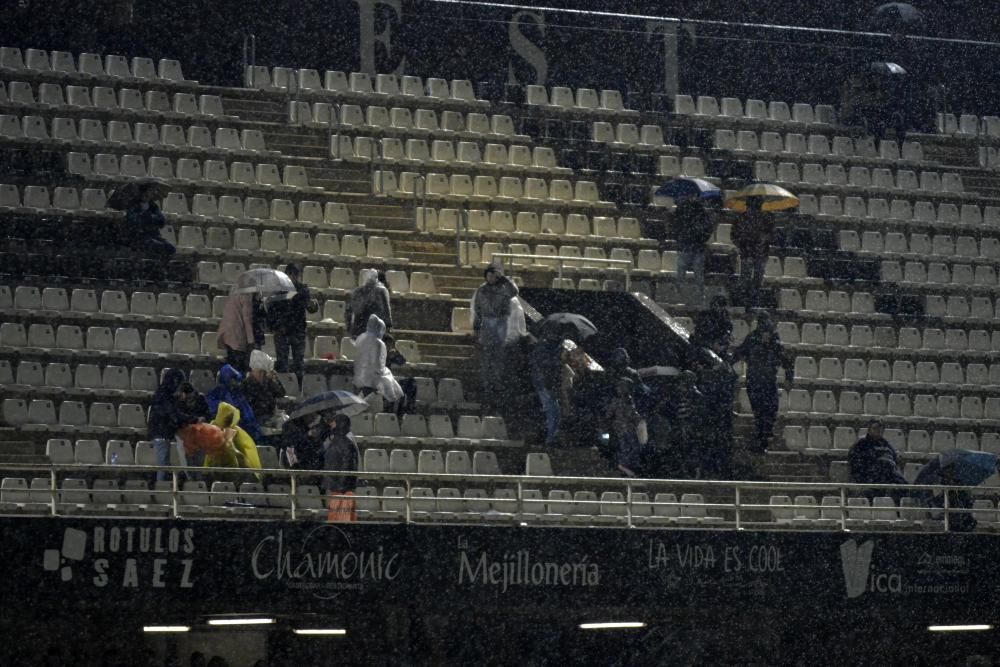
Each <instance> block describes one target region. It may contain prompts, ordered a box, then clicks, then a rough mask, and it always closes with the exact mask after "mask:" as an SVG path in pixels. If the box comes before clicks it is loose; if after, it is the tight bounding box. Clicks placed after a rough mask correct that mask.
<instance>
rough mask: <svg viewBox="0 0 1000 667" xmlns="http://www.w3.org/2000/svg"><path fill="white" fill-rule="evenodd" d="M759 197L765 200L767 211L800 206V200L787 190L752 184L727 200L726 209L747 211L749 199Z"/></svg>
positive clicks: (769, 185) (764, 184) (763, 184)
mask: <svg viewBox="0 0 1000 667" xmlns="http://www.w3.org/2000/svg"><path fill="white" fill-rule="evenodd" d="M750 197H759V198H761V199H763V200H764V205H763V209H764V210H765V211H786V210H788V209H790V208H795V207H796V206H798V205H799V198H798V197H796V196H795V195H793V194H792V193H791V192H789V191H788V190H786V189H785V188H782V187H778V186H777V185H772V184H771V183H752V184H750V185H748V186H746V187H745V188H743V189H742V190H740V191H739V192H737V193H736V194H734V195H733V196H732V197H730V198H729V199H727V200H726V208H728V209H732V210H734V211H739V212H742V211H745V210H747V199H749V198H750Z"/></svg>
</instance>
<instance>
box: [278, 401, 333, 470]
mask: <svg viewBox="0 0 1000 667" xmlns="http://www.w3.org/2000/svg"><path fill="white" fill-rule="evenodd" d="M327 430H328V426H327V424H326V422H325V421H324V420H323V418H322V417H321V416H320V415H318V414H312V415H306V416H305V417H300V418H299V419H289V420H288V421H286V422H285V423H284V425H282V427H281V449H282V450H283V451H284V452H285V461H287V463H288V466H289V467H290V468H294V469H296V470H322V469H323V441H325V440H326V436H327ZM300 481H302V480H300ZM303 483H305V482H303Z"/></svg>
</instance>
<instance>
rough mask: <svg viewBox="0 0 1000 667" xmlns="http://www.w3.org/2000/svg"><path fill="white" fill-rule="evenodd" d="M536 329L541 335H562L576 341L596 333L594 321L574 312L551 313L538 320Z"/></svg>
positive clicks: (579, 341)
mask: <svg viewBox="0 0 1000 667" xmlns="http://www.w3.org/2000/svg"><path fill="white" fill-rule="evenodd" d="M536 330H537V331H538V333H539V335H541V336H542V337H546V336H562V337H563V338H569V339H571V340H573V341H574V342H576V343H582V342H583V341H585V340H587V339H588V338H590V337H591V336H595V335H597V327H595V326H594V323H593V322H591V321H590V320H588V319H587V318H586V317H584V316H583V315H577V314H576V313H553V314H552V315H549V316H548V317H546V318H545V319H543V320H542V321H541V322H539V323H538V325H537V326H536Z"/></svg>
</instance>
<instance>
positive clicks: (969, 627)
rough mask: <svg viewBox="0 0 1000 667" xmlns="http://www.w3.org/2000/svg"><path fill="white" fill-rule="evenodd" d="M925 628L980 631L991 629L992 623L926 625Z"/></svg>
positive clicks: (945, 630)
mask: <svg viewBox="0 0 1000 667" xmlns="http://www.w3.org/2000/svg"><path fill="white" fill-rule="evenodd" d="M927 629H928V630H930V631H931V632H982V631H983V630H992V629H993V626H992V625H987V624H985V623H983V624H978V625H975V624H972V625H928V626H927Z"/></svg>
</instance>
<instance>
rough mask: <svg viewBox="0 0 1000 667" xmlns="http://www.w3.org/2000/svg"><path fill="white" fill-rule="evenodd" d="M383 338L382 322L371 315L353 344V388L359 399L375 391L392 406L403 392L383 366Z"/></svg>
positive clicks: (384, 358)
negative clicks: (359, 396) (366, 325)
mask: <svg viewBox="0 0 1000 667" xmlns="http://www.w3.org/2000/svg"><path fill="white" fill-rule="evenodd" d="M384 335H385V322H383V321H382V320H381V319H380V318H379V316H378V315H371V316H370V317H369V318H368V327H367V329H366V330H365V332H364V333H363V334H361V335H360V336H358V337H357V339H356V340H355V341H354V348H355V356H354V386H356V387H357V388H358V389H359V390H360V391H361V395H362V396H367V395H368V394H371V393H374V392H378V393H379V394H381V395H382V398H384V399H385V400H386V401H388V402H390V403H394V402H396V401H398V400H399V399H401V398H402V397H403V390H402V388H400V386H399V383H398V382H396V378H394V377H393V376H392V371H390V370H389V368H388V367H387V366H386V365H385V361H386V348H385V343H383V342H382V336H384Z"/></svg>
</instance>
